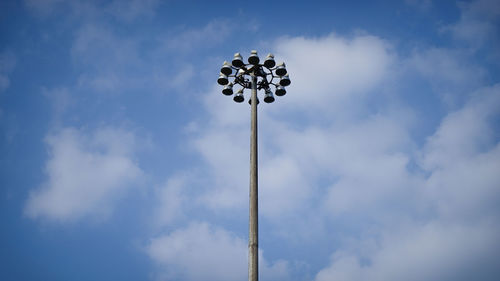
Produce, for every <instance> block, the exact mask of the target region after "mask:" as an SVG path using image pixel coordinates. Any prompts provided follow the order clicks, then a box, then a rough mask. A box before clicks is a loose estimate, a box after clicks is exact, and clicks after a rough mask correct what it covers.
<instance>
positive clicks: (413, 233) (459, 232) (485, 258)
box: [315, 222, 500, 281]
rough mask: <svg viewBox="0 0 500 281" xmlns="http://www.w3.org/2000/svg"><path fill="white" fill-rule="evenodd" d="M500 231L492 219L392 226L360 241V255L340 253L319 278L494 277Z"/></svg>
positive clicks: (432, 280) (435, 280)
mask: <svg viewBox="0 0 500 281" xmlns="http://www.w3.org/2000/svg"><path fill="white" fill-rule="evenodd" d="M499 234H500V229H499V228H498V226H496V225H495V224H493V223H476V224H472V225H454V224H451V225H450V224H443V223H440V222H430V223H427V224H424V225H419V224H415V225H413V226H410V227H401V228H397V227H396V229H387V230H385V231H383V234H382V238H381V239H380V240H379V241H378V242H376V243H373V242H371V243H370V241H363V242H359V241H358V243H359V244H360V245H363V246H364V247H365V248H361V247H359V248H360V249H357V251H359V252H361V253H360V254H358V255H356V254H352V252H351V253H349V252H342V251H338V252H336V253H335V254H334V255H333V256H332V264H331V265H330V266H329V267H327V268H325V269H323V270H321V271H320V272H319V273H318V274H317V276H316V278H315V280H316V281H327V280H343V281H351V280H352V281H354V280H366V281H382V280H384V281H396V280H409V281H412V280H415V281H417V280H430V281H438V280H457V281H460V280H471V279H475V280H484V281H488V280H495V279H496V277H497V276H498V268H497V265H496V263H497V262H495V260H498V259H497V257H496V256H497V252H498V250H499V249H500V246H499V244H498V243H497V237H498V235H499Z"/></svg>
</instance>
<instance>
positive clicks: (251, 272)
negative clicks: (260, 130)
mask: <svg viewBox="0 0 500 281" xmlns="http://www.w3.org/2000/svg"><path fill="white" fill-rule="evenodd" d="M250 99H251V102H252V105H251V108H252V109H251V111H252V121H251V136H250V219H249V228H248V281H258V280H259V246H258V245H259V244H258V241H259V226H258V187H257V77H256V76H255V73H252V97H251V98H250Z"/></svg>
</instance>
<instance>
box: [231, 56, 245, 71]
mask: <svg viewBox="0 0 500 281" xmlns="http://www.w3.org/2000/svg"><path fill="white" fill-rule="evenodd" d="M231 64H232V65H233V66H234V67H238V68H239V67H242V66H243V65H244V63H243V57H242V56H241V54H240V53H236V54H234V58H233V61H232V62H231Z"/></svg>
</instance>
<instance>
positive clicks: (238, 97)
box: [233, 88, 245, 103]
mask: <svg viewBox="0 0 500 281" xmlns="http://www.w3.org/2000/svg"><path fill="white" fill-rule="evenodd" d="M233 100H234V101H235V102H237V103H240V102H243V101H244V100H245V97H244V96H243V88H241V89H239V90H238V92H236V94H235V95H234V98H233Z"/></svg>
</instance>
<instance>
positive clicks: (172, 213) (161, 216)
mask: <svg viewBox="0 0 500 281" xmlns="http://www.w3.org/2000/svg"><path fill="white" fill-rule="evenodd" d="M185 185H186V178H185V177H182V176H176V177H172V178H170V179H169V180H168V181H167V182H166V183H165V184H164V185H163V186H162V187H160V188H159V189H158V190H157V196H156V197H157V198H158V200H159V202H158V207H157V208H156V211H155V212H156V216H155V224H156V225H158V226H165V225H168V224H171V223H173V222H174V221H177V220H179V219H182V218H183V217H184V213H183V209H185V206H184V205H185V204H188V203H187V202H186V201H185V200H186V195H185V194H184V190H185V188H186V186H185ZM190 204H192V202H191V203H190Z"/></svg>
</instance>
